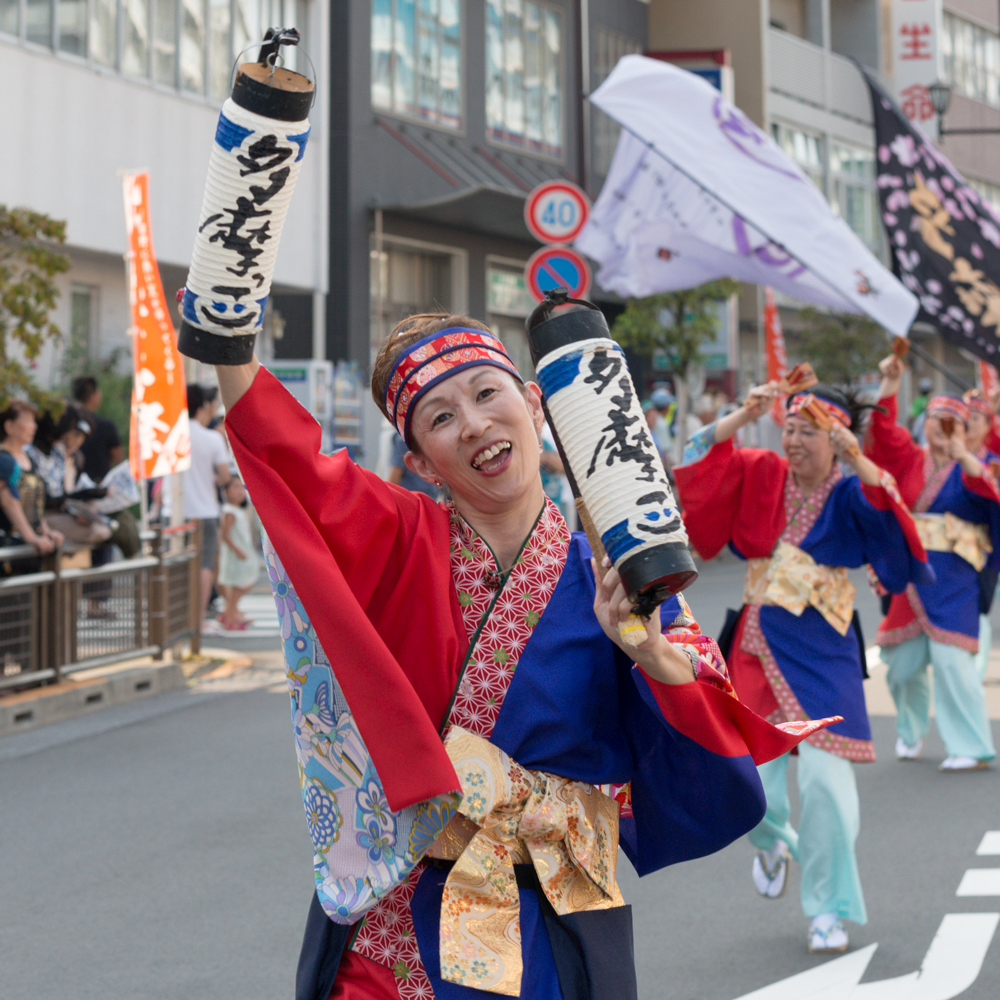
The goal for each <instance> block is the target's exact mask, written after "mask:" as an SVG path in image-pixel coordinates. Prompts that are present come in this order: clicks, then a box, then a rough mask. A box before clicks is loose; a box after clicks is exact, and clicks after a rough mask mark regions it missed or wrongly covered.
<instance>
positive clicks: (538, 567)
mask: <svg viewBox="0 0 1000 1000" xmlns="http://www.w3.org/2000/svg"><path fill="white" fill-rule="evenodd" d="M450 513H451V575H452V579H453V580H454V581H455V590H456V591H457V592H458V603H459V605H460V606H461V609H462V619H463V621H464V622H465V630H466V634H467V635H468V637H469V645H470V650H469V655H468V658H467V660H466V664H465V670H464V671H463V672H462V676H461V678H460V680H459V682H458V687H457V688H456V690H455V697H454V701H453V702H452V706H451V711H450V712H449V713H448V725H455V726H461V727H462V728H463V729H467V730H468V731H469V732H471V733H475V734H476V735H477V736H482V737H483V738H484V739H489V738H490V736H491V735H492V733H493V727H494V725H495V724H496V721H497V716H498V715H499V714H500V708H501V706H502V705H503V700H504V696H505V695H506V694H507V688H508V686H509V685H510V682H511V678H512V677H513V676H514V670H515V668H516V667H517V663H518V660H520V658H521V653H522V652H523V651H524V647H525V646H526V645H527V642H528V640H529V639H530V638H531V633H532V632H533V631H534V628H535V626H536V625H537V624H538V620H539V619H540V618H541V617H542V612H544V611H545V608H546V606H547V605H548V603H549V598H550V597H551V596H552V592H553V591H554V590H555V589H556V584H557V583H558V582H559V577H560V576H561V574H562V571H563V567H564V566H565V565H566V557H567V556H568V554H569V540H570V533H569V528H567V526H566V522H565V521H564V520H563V517H562V514H560V513H559V508H558V507H556V505H555V504H554V503H553V502H552V501H551V500H549V498H548V497H546V498H545V505H544V507H543V508H542V512H541V514H540V516H539V518H538V521H537V522H536V524H535V527H534V528H533V529H532V531H531V534H530V535H529V536H528V538H527V540H526V541H525V544H524V547H523V548H522V549H521V554H520V555H519V556H518V558H517V562H516V563H515V564H514V566H513V568H512V569H511V571H510V573H509V574H508V575H507V577H506V579H502V578H501V575H500V572H499V567H498V566H497V562H496V559H495V558H494V556H493V553H492V552H491V551H490V547H489V546H488V545H487V544H486V542H484V541H483V539H482V538H481V537H480V536H479V535H478V534H477V533H476V532H475V531H474V530H473V529H472V527H470V525H469V524H468V522H467V521H465V520H464V519H463V518H462V516H461V515H460V514H459V513H458V512H457V511H456V510H455V509H454V507H451V508H450Z"/></svg>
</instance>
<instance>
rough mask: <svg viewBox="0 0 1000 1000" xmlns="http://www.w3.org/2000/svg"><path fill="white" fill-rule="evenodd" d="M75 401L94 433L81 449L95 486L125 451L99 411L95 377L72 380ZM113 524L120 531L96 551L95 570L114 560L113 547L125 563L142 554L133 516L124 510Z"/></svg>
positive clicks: (92, 558) (93, 555)
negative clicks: (96, 567)
mask: <svg viewBox="0 0 1000 1000" xmlns="http://www.w3.org/2000/svg"><path fill="white" fill-rule="evenodd" d="M72 390H73V399H75V400H76V403H77V405H78V406H79V407H80V409H81V410H82V411H83V413H84V417H85V418H86V420H87V422H88V423H89V424H90V426H91V428H92V430H91V432H90V435H89V436H88V437H87V440H86V441H84V442H83V444H82V445H81V446H80V455H81V456H82V458H83V469H82V471H83V472H84V473H86V474H87V475H88V476H89V477H90V478H91V479H92V480H93V481H94V483H95V484H96V485H98V486H99V485H100V484H101V483H103V482H104V479H105V477H106V476H107V474H108V473H109V472H110V471H111V470H112V469H113V468H114V467H115V466H116V465H119V464H120V463H121V462H123V461H124V460H125V448H124V446H123V445H122V441H121V437H120V436H119V434H118V428H117V427H115V424H114V421H112V420H108V418H107V417H102V416H100V415H99V414H98V412H97V410H98V409H99V408H100V405H101V401H102V398H103V397H102V394H101V387H100V386H99V385H98V384H97V379H96V378H94V376H93V375H80V376H78V377H77V378H75V379H73V384H72ZM114 520H115V522H116V523H117V525H118V527H117V528H115V530H114V531H113V533H112V535H111V541H110V542H109V543H108V544H107V545H102V546H100V547H99V548H96V549H94V550H93V552H91V554H90V564H91V565H92V566H104V565H106V564H107V563H109V562H111V560H112V558H113V552H114V550H113V546H114V545H117V546H118V548H119V549H121V552H122V555H123V556H124V557H125V558H126V559H132V558H133V557H134V556H136V555H138V554H139V549H140V547H141V542H140V540H139V526H138V524H136V520H135V518H134V517H133V516H132V512H131V511H130V510H129V509H128V508H125V509H123V510H120V511H116V512H115V516H114Z"/></svg>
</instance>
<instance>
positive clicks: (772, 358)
mask: <svg viewBox="0 0 1000 1000" xmlns="http://www.w3.org/2000/svg"><path fill="white" fill-rule="evenodd" d="M764 355H765V357H766V358H767V380H768V382H780V381H781V379H783V378H784V377H785V376H786V375H787V374H788V355H787V354H786V353H785V334H784V333H783V332H782V329H781V317H780V316H779V315H778V307H777V306H776V305H775V304H774V292H772V291H771V289H770V288H765V289H764ZM771 419H772V420H773V421H774V422H775V423H776V424H777V425H778V426H779V427H784V426H785V397H784V396H778V397H776V398H775V400H774V402H773V403H772V404H771Z"/></svg>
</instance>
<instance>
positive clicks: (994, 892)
mask: <svg viewBox="0 0 1000 1000" xmlns="http://www.w3.org/2000/svg"><path fill="white" fill-rule="evenodd" d="M955 895H956V896H1000V868H970V869H969V870H968V871H967V872H966V873H965V874H964V875H963V876H962V881H961V882H960V883H959V885H958V891H957V892H956V893H955Z"/></svg>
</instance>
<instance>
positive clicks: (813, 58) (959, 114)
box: [648, 0, 1000, 391]
mask: <svg viewBox="0 0 1000 1000" xmlns="http://www.w3.org/2000/svg"><path fill="white" fill-rule="evenodd" d="M892 3H893V0H651V4H650V9H649V35H648V39H649V46H650V48H652V49H658V48H671V49H718V48H724V49H727V50H728V51H729V53H730V59H731V62H732V66H733V75H734V84H735V101H736V104H737V105H738V106H739V107H740V108H741V109H742V110H743V111H744V112H746V114H748V115H749V116H750V117H751V118H752V119H753V120H754V121H755V122H756V123H757V124H758V125H760V126H761V127H762V128H763V129H765V130H766V131H768V132H769V133H770V134H771V135H772V136H773V137H774V139H775V140H776V141H777V142H778V144H779V145H780V146H781V147H782V148H783V149H784V150H785V152H786V153H788V154H789V155H790V156H791V157H792V159H794V160H795V161H796V162H797V163H798V164H799V165H800V166H801V167H802V168H803V170H804V171H805V172H806V173H807V174H808V175H809V176H810V177H811V178H812V179H813V180H814V182H815V183H816V185H817V186H818V187H819V188H820V190H821V191H822V192H823V193H824V194H825V195H826V197H827V199H828V200H829V202H830V204H831V205H832V206H833V208H834V210H835V211H836V212H838V213H839V214H840V215H842V216H843V217H844V218H845V220H846V221H847V222H848V223H849V224H850V226H851V228H852V229H854V231H855V232H856V233H857V234H858V235H859V236H860V237H861V239H862V240H864V242H865V243H866V244H867V245H868V246H869V247H870V248H871V249H872V251H873V252H874V253H876V254H877V255H878V256H879V257H881V258H882V260H883V261H884V262H885V263H887V264H889V263H890V261H889V253H888V248H887V246H886V242H885V235H884V230H883V228H882V223H881V220H880V215H881V213H880V210H879V205H878V198H877V193H876V190H875V136H874V129H873V127H872V114H871V102H870V98H869V93H868V88H867V86H866V85H865V82H864V79H863V77H862V75H861V73H860V71H859V70H858V67H857V65H856V63H860V64H861V65H863V66H865V67H866V68H869V69H872V70H875V71H876V73H878V74H879V75H880V76H881V78H882V79H883V81H884V82H885V83H886V84H887V86H888V89H889V90H890V92H894V91H895V86H894V73H895V72H896V70H897V67H896V66H894V65H893V52H894V51H897V52H898V51H899V49H898V46H897V47H894V46H893V44H892V41H893V39H892V34H891V33H892V30H893V27H892V25H893V22H892V17H891V13H892ZM934 6H937V8H938V9H937V23H936V24H930V25H929V26H928V27H929V29H930V30H934V31H936V32H937V33H938V43H939V44H938V56H937V75H939V76H940V78H941V79H942V80H943V81H944V82H947V83H949V84H950V85H951V86H952V88H953V99H952V104H951V108H950V109H949V111H948V113H947V116H946V119H945V127H946V129H948V128H955V129H957V128H970V127H979V128H984V127H990V128H1000V76H998V72H1000V57H998V53H1000V37H998V7H997V4H996V3H994V2H993V0H943V4H940V5H934ZM909 27H911V26H909V25H907V26H905V27H904V26H902V25H897V30H900V29H902V30H907V29H908V28H909ZM918 28H919V29H920V30H923V28H924V24H921V25H919V26H918ZM924 125H925V128H928V129H929V130H931V131H932V132H933V134H936V128H935V127H934V126H935V123H934V122H933V121H930V122H925V123H924ZM939 144H940V147H941V149H942V150H943V151H944V153H945V155H946V156H948V158H949V159H950V160H951V161H952V163H953V164H954V165H955V166H956V168H957V169H958V170H959V171H960V172H961V173H962V174H963V176H964V177H965V178H966V179H967V180H968V181H969V182H970V183H971V184H973V185H974V186H975V187H977V188H978V189H979V191H980V193H982V194H983V195H985V196H986V197H987V198H988V199H990V201H992V202H993V204H994V205H995V206H996V207H997V208H998V209H1000V186H998V185H1000V135H975V136H971V135H963V136H947V135H945V137H944V138H943V139H941V140H940V143H939ZM781 304H782V310H781V313H782V319H783V322H784V325H785V327H786V330H791V331H792V334H793V336H794V329H795V325H796V318H795V312H796V310H795V308H794V303H791V302H782V303H781ZM760 314H761V297H760V292H759V290H758V289H754V288H744V290H743V292H742V293H741V296H740V326H741V338H740V347H741V351H740V354H741V357H740V368H741V375H742V380H743V381H744V382H746V381H749V380H751V379H755V378H758V377H759V376H760V374H761V363H762V358H761V351H760V348H759V335H760V327H761V323H760ZM912 335H913V337H914V338H915V339H917V340H919V341H920V342H921V343H922V344H923V346H924V347H925V348H926V349H927V350H928V351H930V352H931V353H932V354H934V355H935V356H936V358H937V360H939V361H940V362H942V363H945V364H947V366H948V367H949V368H951V369H952V370H954V371H956V372H958V373H959V374H961V375H962V376H964V377H966V378H968V379H969V380H970V381H971V380H972V361H971V360H970V358H969V357H967V356H963V355H962V354H960V352H959V351H958V350H957V349H956V348H954V347H953V346H952V345H950V344H946V343H945V342H944V341H943V340H942V339H941V338H940V337H938V336H937V335H936V334H935V333H934V332H933V331H932V330H930V329H929V328H921V327H920V326H919V325H918V326H917V327H915V329H914V331H913V333H912ZM914 373H915V375H917V376H923V375H930V376H932V377H933V379H934V381H935V383H936V387H937V389H938V390H942V389H944V388H945V381H944V379H943V377H942V376H941V375H940V374H939V373H937V372H935V371H933V370H931V369H929V368H926V366H925V367H924V368H921V364H920V362H919V361H915V362H914ZM948 388H949V391H954V388H955V386H954V385H950V386H949V387H948Z"/></svg>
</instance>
